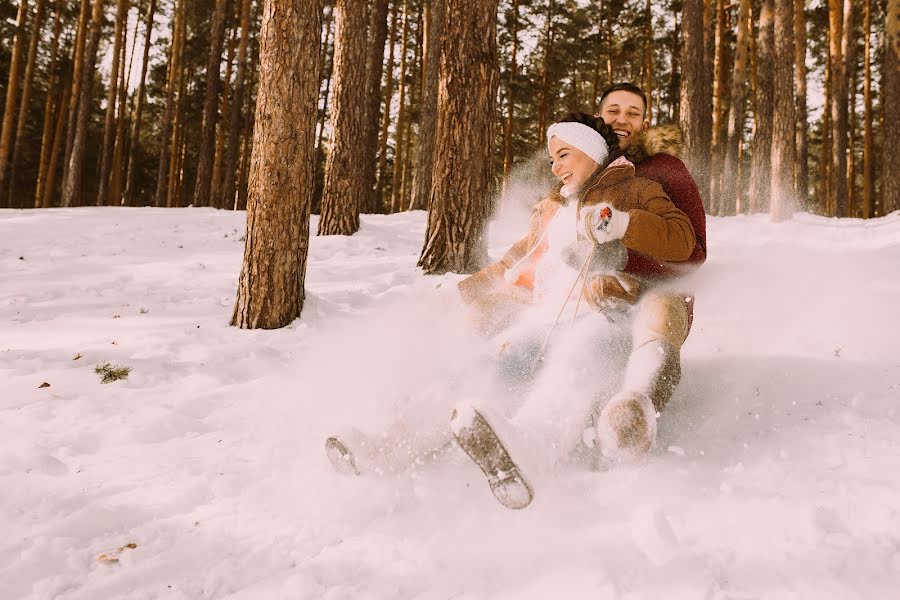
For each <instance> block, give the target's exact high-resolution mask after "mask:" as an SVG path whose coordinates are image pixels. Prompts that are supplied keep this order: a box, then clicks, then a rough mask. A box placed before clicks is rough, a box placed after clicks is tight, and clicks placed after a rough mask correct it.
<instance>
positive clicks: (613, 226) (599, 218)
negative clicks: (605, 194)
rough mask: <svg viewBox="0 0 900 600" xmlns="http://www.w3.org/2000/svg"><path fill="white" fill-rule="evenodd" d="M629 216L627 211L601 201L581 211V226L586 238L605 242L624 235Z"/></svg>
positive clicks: (619, 238)
mask: <svg viewBox="0 0 900 600" xmlns="http://www.w3.org/2000/svg"><path fill="white" fill-rule="evenodd" d="M629 220H630V217H629V215H628V212H627V211H622V210H616V209H615V208H613V207H612V206H610V205H609V204H607V203H605V202H601V203H600V204H595V205H593V206H589V207H587V208H585V209H583V210H582V211H581V228H582V231H583V232H584V234H585V235H586V236H587V237H588V239H591V240H594V241H595V242H597V243H598V244H605V243H606V242H611V241H613V240H621V239H622V238H623V237H625V231H626V230H627V229H628V221H629Z"/></svg>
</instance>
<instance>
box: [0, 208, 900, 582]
mask: <svg viewBox="0 0 900 600" xmlns="http://www.w3.org/2000/svg"><path fill="white" fill-rule="evenodd" d="M520 224H521V223H519V224H517V225H520ZM424 227H425V215H424V213H421V212H413V213H404V214H398V215H393V216H363V218H362V228H361V230H360V231H359V233H358V234H356V235H354V236H352V237H340V236H335V237H328V238H319V237H316V238H314V239H312V240H311V243H310V255H309V263H308V273H307V282H306V285H307V290H308V295H307V304H306V307H305V309H304V313H303V316H302V319H300V320H297V321H295V322H294V323H293V324H292V325H290V326H289V327H286V328H284V329H281V330H276V331H244V330H239V329H236V328H233V327H229V326H228V322H229V319H230V317H231V311H232V308H233V301H234V293H235V289H236V283H237V279H238V274H239V270H240V265H241V259H242V253H243V246H244V244H243V241H242V236H243V230H244V214H243V213H233V212H225V211H215V210H211V209H149V208H144V209H125V208H79V209H50V210H40V211H13V210H4V211H0V265H2V273H3V276H2V279H0V490H2V493H0V531H2V532H3V534H4V535H3V536H2V539H0V598H3V599H39V598H40V599H43V598H61V599H66V600H69V599H95V598H127V599H139V598H140V599H144V598H166V599H170V598H171V599H197V598H229V599H270V598H271V599H280V598H301V599H305V598H329V599H338V598H435V599H436V598H466V599H478V598H548V597H565V598H588V597H589V598H625V599H630V600H633V599H639V598H648V599H649V598H670V599H672V598H674V599H677V598H690V599H693V598H714V599H718V598H722V599H724V598H777V599H780V598H886V597H892V596H894V595H895V594H896V589H897V585H898V584H900V486H898V485H897V483H896V477H897V473H898V472H900V414H898V405H897V400H898V398H900V358H898V356H900V354H898V352H897V347H898V342H900V333H898V332H900V312H898V310H897V306H900V276H898V275H900V272H898V265H900V213H894V214H892V215H888V216H887V217H883V218H881V219H877V220H872V221H866V222H864V221H859V220H841V221H837V220H830V219H824V218H819V217H815V216H811V215H806V214H800V215H797V216H796V217H795V218H794V219H793V220H792V221H790V222H787V223H783V224H777V225H776V224H772V223H770V222H769V221H768V219H767V218H766V217H764V216H754V217H731V218H711V219H710V220H709V247H710V249H711V250H710V259H709V261H708V263H707V264H706V265H705V266H704V268H703V269H701V270H700V271H699V272H698V273H697V274H696V275H695V276H693V281H692V282H691V283H692V285H693V292H692V293H693V294H695V295H696V315H695V320H694V324H693V330H692V333H691V336H690V338H689V339H688V341H687V343H686V345H685V346H684V349H683V354H682V356H683V369H684V374H683V379H682V383H681V385H680V386H679V388H678V390H677V392H676V395H675V398H674V399H673V400H672V402H671V404H670V405H669V406H668V407H667V408H666V410H664V411H663V412H662V413H661V415H660V419H659V422H658V428H659V439H658V442H657V445H656V448H655V449H654V450H653V452H652V454H651V455H650V456H649V457H648V458H646V459H645V460H642V461H639V462H637V463H632V464H622V465H618V466H615V467H613V468H610V469H608V470H604V471H592V470H589V469H587V468H586V467H584V466H580V465H577V464H572V465H567V466H565V467H564V468H561V469H559V471H558V472H557V473H555V475H554V476H553V478H552V480H550V481H546V482H545V481H542V482H539V485H536V486H535V500H534V502H533V503H532V505H531V506H529V507H528V508H527V509H525V510H521V511H509V510H506V509H504V508H503V507H502V506H500V505H499V504H498V503H497V502H496V500H495V499H494V498H493V497H492V495H491V493H490V490H489V489H488V486H487V483H486V482H485V479H484V477H483V475H482V474H481V472H480V471H479V469H478V468H477V467H475V466H474V465H473V464H472V463H471V461H469V460H468V459H467V458H466V457H465V456H464V455H463V453H462V452H461V451H459V450H458V449H457V448H455V447H453V446H449V447H446V448H445V449H443V450H442V451H441V452H440V453H438V454H437V455H436V456H434V457H431V458H429V460H426V461H422V462H420V464H418V465H416V467H415V468H414V469H412V470H411V471H410V472H407V473H401V474H397V475H389V476H385V477H374V476H366V477H361V478H356V477H348V476H344V475H340V474H337V473H335V472H334V470H333V469H332V468H331V466H330V464H329V462H328V460H327V458H326V456H325V451H324V447H323V446H324V441H325V439H326V437H328V435H330V434H331V433H332V432H333V430H334V429H335V428H337V427H340V426H345V425H358V426H368V427H372V428H377V427H378V426H379V423H388V422H389V421H390V416H391V415H392V414H393V411H395V410H397V409H398V407H403V406H409V405H410V403H411V402H413V403H414V402H415V400H416V399H417V398H418V397H419V395H423V394H428V395H429V397H431V398H432V399H435V398H436V399H437V400H434V402H436V403H437V405H441V403H443V404H445V405H446V407H447V411H446V415H447V419H448V420H449V413H450V409H451V407H452V406H453V405H455V404H456V402H457V401H459V400H460V399H461V398H464V397H468V396H469V395H472V394H476V395H477V384H478V382H479V378H478V377H471V378H469V377H468V376H466V377H462V376H461V374H466V373H467V370H468V369H474V368H475V366H478V365H479V363H484V362H485V360H484V355H482V354H479V351H480V347H479V346H478V344H479V342H478V341H477V340H476V339H475V338H474V336H470V335H469V334H468V333H467V332H466V330H465V327H464V325H463V324H462V322H461V319H462V318H463V317H462V315H461V314H460V312H459V310H458V308H457V301H456V298H455V290H454V288H455V285H454V284H455V282H456V281H457V280H458V279H459V277H458V276H455V275H446V276H442V277H425V276H423V275H422V274H421V272H420V271H418V270H417V269H416V268H415V263H416V259H417V256H418V252H419V250H420V248H421V243H422V239H423V232H424ZM516 229H517V226H509V227H502V226H497V227H495V228H494V230H493V235H492V244H491V251H492V254H493V255H494V256H497V255H499V253H500V252H502V250H503V248H504V247H505V246H506V245H507V244H508V243H509V242H510V241H511V240H512V239H513V236H514V233H515V231H516ZM519 229H521V228H520V227H519ZM312 230H313V231H315V223H313V229H312ZM467 351H468V352H467ZM76 357H78V358H77V359H76ZM104 362H110V363H111V364H112V365H114V366H127V367H131V369H132V371H131V373H130V374H129V376H128V377H127V379H125V380H120V381H116V382H113V383H110V384H101V383H100V377H99V376H98V375H97V374H95V373H94V368H95V367H96V366H97V365H99V364H101V363H104ZM45 382H46V383H48V384H49V386H47V387H39V386H41V385H42V384H43V383H45ZM460 388H465V389H460ZM473 388H474V389H473ZM463 394H465V395H463ZM448 427H449V423H448ZM130 544H132V545H133V547H132V546H129V545H130ZM104 555H105V556H104ZM101 556H102V557H103V558H101Z"/></svg>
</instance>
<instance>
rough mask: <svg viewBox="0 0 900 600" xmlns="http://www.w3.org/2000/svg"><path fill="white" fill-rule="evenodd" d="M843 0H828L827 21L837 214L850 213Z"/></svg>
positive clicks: (833, 193)
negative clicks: (829, 35)
mask: <svg viewBox="0 0 900 600" xmlns="http://www.w3.org/2000/svg"><path fill="white" fill-rule="evenodd" d="M843 8H844V0H828V23H829V27H828V29H829V31H830V32H831V37H830V44H829V62H830V64H831V86H832V90H831V122H832V124H833V127H834V131H833V133H832V137H831V156H832V159H831V160H832V164H833V170H832V172H831V199H830V204H831V206H833V207H834V210H835V216H837V217H846V216H847V74H846V71H845V69H844V52H843V49H842V47H841V45H842V40H843V30H844V22H843V17H844V11H843Z"/></svg>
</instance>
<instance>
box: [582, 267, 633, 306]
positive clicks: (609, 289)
mask: <svg viewBox="0 0 900 600" xmlns="http://www.w3.org/2000/svg"><path fill="white" fill-rule="evenodd" d="M582 295H583V296H584V299H585V300H586V301H587V303H588V304H590V305H591V306H593V307H594V309H596V310H599V311H608V310H624V309H626V308H628V307H629V306H631V305H633V304H635V303H636V302H637V301H638V298H639V297H640V295H641V284H640V282H639V281H638V280H637V279H635V278H634V277H632V276H631V275H626V274H625V273H616V274H615V275H595V276H593V277H588V280H587V281H586V282H585V284H584V289H583V291H582Z"/></svg>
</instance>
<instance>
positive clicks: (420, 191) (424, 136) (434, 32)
mask: <svg viewBox="0 0 900 600" xmlns="http://www.w3.org/2000/svg"><path fill="white" fill-rule="evenodd" d="M517 2H518V0H513V3H514V4H515V3H517ZM444 9H445V2H444V0H432V3H431V9H430V10H429V12H428V20H427V25H426V29H425V31H426V38H425V58H424V62H425V77H424V80H423V82H422V87H423V90H422V108H421V113H420V117H419V139H418V140H417V147H416V170H415V175H414V177H413V190H412V202H410V206H409V209H410V210H427V209H428V201H429V199H430V198H431V181H432V171H433V169H434V134H435V129H436V125H437V118H436V114H435V111H436V109H437V94H438V75H439V73H438V69H439V68H440V65H441V38H442V35H443V28H444ZM513 35H515V34H513ZM513 65H515V57H514V58H513ZM514 68H515V67H514ZM509 93H510V96H509V97H508V99H509V100H510V101H511V99H512V95H511V94H512V89H510V90H509ZM511 111H512V108H511V107H510V112H509V113H508V115H507V119H509V118H510V117H511V115H512V112H511ZM507 152H508V151H507V150H506V149H505V147H504V159H503V165H504V166H503V169H504V174H505V173H506V172H507V166H508V162H507V161H508V154H507Z"/></svg>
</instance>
